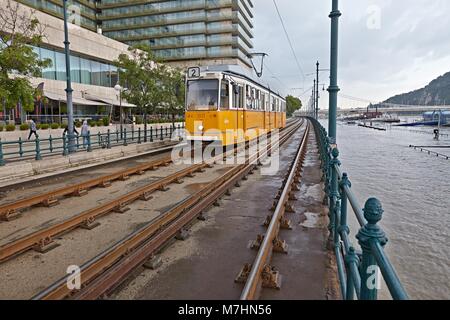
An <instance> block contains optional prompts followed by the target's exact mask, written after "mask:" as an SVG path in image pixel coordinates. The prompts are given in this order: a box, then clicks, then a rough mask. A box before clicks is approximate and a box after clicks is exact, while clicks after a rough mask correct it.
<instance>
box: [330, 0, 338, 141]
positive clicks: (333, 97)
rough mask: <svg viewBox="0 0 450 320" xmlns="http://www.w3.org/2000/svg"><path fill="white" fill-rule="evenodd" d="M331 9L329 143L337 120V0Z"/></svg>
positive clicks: (333, 0)
mask: <svg viewBox="0 0 450 320" xmlns="http://www.w3.org/2000/svg"><path fill="white" fill-rule="evenodd" d="M332 2H333V3H332V10H331V13H330V15H329V17H330V18H331V50H330V69H331V70H330V86H329V87H328V92H329V93H330V107H329V116H328V118H329V120H328V135H329V138H330V143H331V144H336V142H337V141H336V138H337V136H336V126H337V124H336V121H337V97H338V92H339V90H340V89H339V86H338V81H337V75H338V44H339V17H340V16H341V12H340V11H339V1H338V0H332Z"/></svg>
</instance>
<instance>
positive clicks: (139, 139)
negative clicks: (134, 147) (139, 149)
mask: <svg viewBox="0 0 450 320" xmlns="http://www.w3.org/2000/svg"><path fill="white" fill-rule="evenodd" d="M137 143H138V144H141V127H139V128H138V142H137Z"/></svg>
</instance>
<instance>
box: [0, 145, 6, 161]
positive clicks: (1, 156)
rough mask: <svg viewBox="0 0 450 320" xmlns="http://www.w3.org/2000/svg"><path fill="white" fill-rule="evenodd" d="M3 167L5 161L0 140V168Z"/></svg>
mask: <svg viewBox="0 0 450 320" xmlns="http://www.w3.org/2000/svg"><path fill="white" fill-rule="evenodd" d="M4 165H5V159H4V158H3V142H2V139H0V166H4Z"/></svg>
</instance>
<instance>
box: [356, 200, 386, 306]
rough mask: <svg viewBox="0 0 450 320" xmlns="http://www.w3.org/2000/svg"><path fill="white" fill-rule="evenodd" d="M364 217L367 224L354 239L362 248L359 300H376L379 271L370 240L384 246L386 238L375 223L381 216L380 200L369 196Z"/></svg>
mask: <svg viewBox="0 0 450 320" xmlns="http://www.w3.org/2000/svg"><path fill="white" fill-rule="evenodd" d="M363 210H364V217H365V218H366V220H367V224H366V225H365V226H363V227H362V228H361V229H360V230H359V232H358V234H357V235H356V239H358V243H359V245H360V246H361V248H362V263H361V268H360V273H361V300H377V293H378V290H379V284H380V279H379V278H380V276H379V274H380V272H379V268H378V265H377V261H376V259H375V256H374V255H373V253H372V249H371V248H372V242H373V241H376V242H379V243H380V245H381V246H384V245H385V244H386V243H387V241H388V239H387V238H386V235H385V234H384V231H383V230H382V229H381V228H380V227H379V226H378V225H377V223H378V222H379V221H380V220H381V218H382V216H383V208H382V206H381V202H380V201H379V200H378V199H376V198H370V199H369V200H367V201H366V203H365V205H364V209H363Z"/></svg>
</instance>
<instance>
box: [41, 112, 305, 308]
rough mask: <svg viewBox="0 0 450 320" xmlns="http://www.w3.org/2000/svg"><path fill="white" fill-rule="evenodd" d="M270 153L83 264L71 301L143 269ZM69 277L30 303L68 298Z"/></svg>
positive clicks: (97, 292) (88, 296) (260, 154)
mask: <svg viewBox="0 0 450 320" xmlns="http://www.w3.org/2000/svg"><path fill="white" fill-rule="evenodd" d="M302 123H303V121H302V122H299V123H298V125H297V126H292V127H293V128H292V129H290V130H289V131H288V132H286V133H284V134H283V136H282V137H281V139H280V145H281V144H282V143H284V142H285V141H287V140H288V138H289V137H290V134H291V133H292V132H294V131H296V130H298V129H299V128H300V127H301V125H302ZM290 127H291V126H290ZM271 151H272V146H269V147H268V148H267V150H265V151H264V152H258V153H257V154H256V155H252V156H251V157H250V158H249V159H248V160H247V163H246V164H242V165H238V166H236V167H233V168H232V169H230V170H228V171H227V172H226V173H224V174H223V175H222V176H221V177H219V178H218V179H215V180H214V181H213V182H211V183H209V184H208V186H206V187H205V188H203V189H202V190H200V191H198V192H197V193H196V194H194V195H191V196H189V197H188V198H186V199H185V200H184V201H182V202H181V203H179V204H178V205H176V206H175V207H173V208H171V209H169V210H168V211H167V212H165V213H163V214H161V216H159V217H157V218H156V219H154V220H152V221H150V222H149V223H148V224H147V225H145V226H144V227H142V228H141V229H140V230H138V231H136V232H134V233H133V234H131V235H129V236H127V237H126V238H125V239H123V240H121V241H119V242H118V243H116V244H115V245H113V246H112V247H110V248H109V249H107V250H106V251H104V252H103V253H101V254H100V255H98V256H97V257H95V258H93V259H92V260H90V261H88V262H87V263H85V264H84V265H83V266H82V267H81V279H82V281H83V283H84V284H85V286H84V287H83V288H82V290H81V291H80V292H78V294H77V295H76V296H75V297H74V298H76V299H95V298H98V297H101V296H102V295H104V294H106V293H108V292H109V291H110V290H111V289H112V288H115V287H116V286H117V284H119V283H121V282H122V281H123V280H124V279H126V278H127V276H128V275H129V273H130V272H131V271H132V270H134V269H135V268H136V267H138V266H139V265H142V264H143V263H144V262H145V261H146V260H147V259H148V258H149V257H150V256H152V255H153V254H154V252H155V251H156V250H157V249H159V248H161V246H162V245H163V244H165V243H166V242H167V241H169V240H170V239H172V238H173V237H174V236H175V235H176V234H177V232H179V230H181V229H182V228H183V227H184V226H186V225H187V224H189V223H190V222H191V221H192V220H193V219H195V218H196V217H197V216H198V215H200V214H201V213H202V211H203V210H205V209H207V208H208V207H210V206H211V205H212V204H213V203H214V202H215V201H217V199H219V198H220V197H221V196H223V195H224V194H225V193H226V192H227V190H229V189H230V188H232V187H233V185H234V184H235V183H236V182H237V181H239V180H240V179H242V178H243V177H244V176H246V175H248V174H249V172H250V171H252V170H254V168H255V166H256V165H255V164H254V163H255V162H256V161H258V160H260V159H262V158H263V157H265V156H266V155H267V154H269V153H270V152H271ZM120 259H122V260H120ZM118 261H119V262H118ZM68 277H69V276H66V277H64V278H62V279H60V280H59V281H57V282H56V283H54V284H53V285H51V286H50V287H49V288H47V289H46V290H44V291H42V292H41V293H39V294H38V295H36V296H35V297H33V299H50V300H55V299H64V298H67V297H69V296H70V295H71V294H72V293H73V290H70V289H68V287H67V285H66V283H67V279H68Z"/></svg>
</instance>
